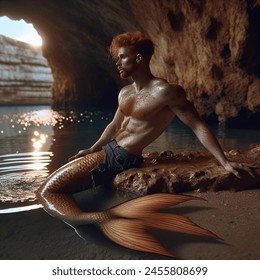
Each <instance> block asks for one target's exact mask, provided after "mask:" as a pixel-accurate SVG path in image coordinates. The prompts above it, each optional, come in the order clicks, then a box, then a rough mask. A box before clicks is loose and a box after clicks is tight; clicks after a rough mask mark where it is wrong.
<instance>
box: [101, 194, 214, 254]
mask: <svg viewBox="0 0 260 280" xmlns="http://www.w3.org/2000/svg"><path fill="white" fill-rule="evenodd" d="M194 199H197V200H203V199H201V198H198V197H192V196H186V195H175V194H163V193H161V194H153V195H147V196H144V197H139V198H136V199H133V200H130V201H127V202H125V203H122V204H120V205H118V206H115V207H114V208H111V209H110V210H108V211H109V217H110V218H109V219H107V220H105V221H104V222H102V223H101V224H100V228H101V230H102V231H103V233H104V234H105V235H106V236H107V237H109V238H110V239H111V240H113V241H114V242H115V243H118V244H120V245H122V246H124V247H127V248H130V249H134V250H138V251H143V252H149V253H155V254H159V255H165V256H169V257H175V256H174V255H173V254H172V253H170V252H169V251H167V250H166V249H165V248H164V247H163V246H162V245H161V244H160V243H159V241H158V240H157V239H156V238H155V237H154V236H153V235H152V234H151V233H149V231H148V230H149V229H151V228H158V229H163V230H169V231H176V232H182V233H189V234H195V235H201V236H210V237H213V238H216V239H219V237H218V236H217V235H215V234H214V233H212V232H210V231H208V230H206V229H203V228H201V227H200V226H198V225H196V224H195V223H193V222H192V221H191V220H190V219H189V218H187V217H184V216H181V215H176V214H170V213H162V212H159V210H160V209H162V208H166V207H170V206H172V205H176V204H179V203H182V202H185V201H189V200H194Z"/></svg>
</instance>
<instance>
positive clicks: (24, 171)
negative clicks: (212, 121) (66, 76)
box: [0, 106, 260, 213]
mask: <svg viewBox="0 0 260 280" xmlns="http://www.w3.org/2000/svg"><path fill="white" fill-rule="evenodd" d="M113 113H114V112H109V111H101V110H93V111H84V112H75V111H69V112H64V111H60V112H57V111H53V110H52V109H51V108H50V106H2V107H0V202H1V203H0V208H1V209H2V210H3V209H6V208H9V207H10V203H11V204H12V207H11V208H12V211H13V212H15V209H16V208H15V209H13V208H14V207H15V206H16V204H17V203H19V206H23V205H24V204H25V205H27V204H31V205H34V204H35V203H36V199H35V191H36V190H37V188H38V187H39V186H40V184H41V183H42V182H43V181H44V179H45V178H46V177H47V176H48V175H49V174H50V173H51V172H52V171H54V170H55V169H57V168H58V167H60V166H61V165H63V164H65V163H66V162H67V159H68V158H69V157H70V156H72V155H74V154H75V153H77V152H78V151H79V150H81V149H84V148H87V147H90V146H91V145H92V144H93V143H94V142H95V141H96V140H97V139H98V137H99V136H100V134H101V133H102V131H103V129H104V128H105V127H106V125H107V124H108V123H109V121H110V120H111V119H112V117H113ZM212 130H213V132H214V133H215V134H216V136H217V137H218V139H219V141H220V143H221V145H222V146H223V148H224V150H230V149H240V150H245V149H247V148H248V147H249V145H250V144H252V143H256V142H259V141H260V131H258V130H238V129H228V130H227V129H225V127H224V126H223V125H219V126H218V125H216V126H214V127H212ZM200 149H203V147H202V146H201V144H200V143H199V141H198V140H197V139H196V137H195V136H194V135H193V132H192V131H191V130H190V129H189V128H187V127H185V126H184V125H183V124H182V123H181V122H180V121H179V120H177V119H176V120H175V121H174V122H173V123H172V124H171V125H170V126H169V127H168V129H167V130H166V131H165V132H164V133H163V134H162V135H161V136H160V137H159V138H158V139H157V140H156V141H155V142H154V143H152V144H151V145H149V146H148V147H147V148H146V149H145V152H147V151H163V150H173V151H174V152H181V151H187V150H188V151H194V150H200ZM14 203H15V204H14ZM33 207H34V206H33ZM24 209H27V208H24ZM17 211H18V210H17ZM19 211H22V209H21V208H20V210H19ZM6 212H8V210H5V212H3V211H2V213H6ZM0 213H1V212H0Z"/></svg>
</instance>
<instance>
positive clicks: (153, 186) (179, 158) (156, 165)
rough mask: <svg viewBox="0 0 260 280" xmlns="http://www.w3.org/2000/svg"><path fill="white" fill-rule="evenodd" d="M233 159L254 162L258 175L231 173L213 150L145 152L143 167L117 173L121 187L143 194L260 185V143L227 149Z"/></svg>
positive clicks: (244, 187)
mask: <svg viewBox="0 0 260 280" xmlns="http://www.w3.org/2000/svg"><path fill="white" fill-rule="evenodd" d="M226 155H227V157H228V158H229V159H230V160H231V161H236V162H240V163H246V164H250V165H253V166H254V168H252V172H253V174H254V177H252V176H250V175H249V174H248V173H247V172H244V171H241V172H240V178H238V177H236V176H235V175H233V174H231V173H228V172H227V171H226V170H224V168H223V167H222V166H221V165H220V164H219V163H218V162H217V161H216V159H215V158H214V157H212V156H211V155H210V154H209V153H203V152H185V153H179V154H174V153H173V152H171V151H165V152H162V153H157V152H155V153H146V154H144V164H143V166H142V168H140V169H130V170H127V171H124V172H122V173H120V174H118V175H117V176H116V178H115V179H114V182H113V185H114V187H115V188H117V189H123V190H127V191H130V192H138V193H141V194H150V193H157V192H167V193H183V192H188V191H198V192H204V191H220V190H235V191H239V190H243V189H248V188H252V187H257V186H258V187H259V185H260V144H257V145H254V146H252V147H250V149H249V150H248V151H246V152H244V153H241V152H239V151H237V150H231V151H229V152H227V153H226Z"/></svg>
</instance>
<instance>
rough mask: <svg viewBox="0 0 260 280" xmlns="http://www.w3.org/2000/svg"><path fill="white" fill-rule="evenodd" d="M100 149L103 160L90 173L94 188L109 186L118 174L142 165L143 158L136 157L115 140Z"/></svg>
mask: <svg viewBox="0 0 260 280" xmlns="http://www.w3.org/2000/svg"><path fill="white" fill-rule="evenodd" d="M102 148H103V150H104V151H105V158H104V160H103V162H101V163H100V164H99V165H98V166H97V167H95V168H94V169H93V170H92V172H91V174H92V178H93V181H94V185H95V186H97V185H100V184H110V183H111V182H112V181H113V179H114V178H115V176H116V175H117V174H118V173H120V172H122V171H124V170H127V169H130V168H136V167H140V166H141V164H142V163H143V157H139V156H136V155H134V154H132V153H130V152H129V151H127V150H126V149H124V148H122V147H121V146H119V145H118V144H117V142H116V140H112V141H111V142H109V143H108V144H106V145H105V146H104V147H102Z"/></svg>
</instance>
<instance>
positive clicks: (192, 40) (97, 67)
mask: <svg viewBox="0 0 260 280" xmlns="http://www.w3.org/2000/svg"><path fill="white" fill-rule="evenodd" d="M0 5H1V9H0V15H6V16H9V17H10V18H12V19H24V20H26V21H28V22H31V23H32V24H33V25H34V27H35V28H36V29H37V31H38V33H39V34H40V35H41V37H42V38H43V55H44V56H45V57H46V58H47V60H48V63H49V65H50V67H51V69H52V72H53V77H54V84H53V98H54V105H55V106H69V105H70V106H71V105H78V104H81V105H84V106H87V105H96V104H98V105H107V104H108V103H110V104H111V103H113V104H115V103H116V102H117V94H118V88H120V87H121V86H122V81H120V79H119V78H118V74H117V71H116V67H115V66H114V64H113V62H112V61H111V59H109V58H108V54H107V47H108V46H109V44H110V42H111V40H112V38H113V36H114V35H116V34H118V33H121V32H124V31H135V30H141V31H144V32H146V33H148V34H149V35H150V36H151V38H152V39H153V40H154V42H155V44H156V53H155V55H154V58H153V60H152V64H151V67H152V70H153V72H154V74H155V75H158V76H160V77H163V78H166V79H167V80H168V81H169V82H172V83H179V84H181V85H182V86H183V87H184V88H185V89H186V91H187V95H188V98H189V99H190V100H191V101H193V102H194V104H195V106H196V108H197V109H198V111H199V113H200V114H201V115H203V116H206V117H208V118H212V119H215V120H216V119H217V118H218V120H219V121H226V120H235V122H237V123H239V124H241V119H243V120H245V119H247V120H252V119H251V117H252V116H255V118H256V117H257V116H258V117H259V112H260V94H259V89H260V82H259V76H260V51H259V50H260V39H259V38H260V36H259V34H260V32H259V31H260V30H259V26H260V23H259V21H260V1H259V0H230V1H225V0H219V1H213V0H212V1H205V0H183V1H180V0H172V1H168V0H161V1H158V0H149V1H148V0H147V1H139V0H124V1H121V0H102V1H98V0H93V1H88V0H85V1H82V0H80V1H79V0H74V1H61V0H53V1H44V0H39V1H37V3H36V2H35V1H34V0H13V1H4V0H0ZM251 123H252V121H251Z"/></svg>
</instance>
